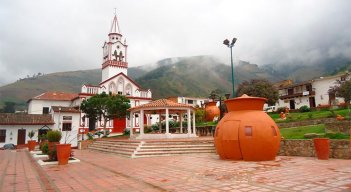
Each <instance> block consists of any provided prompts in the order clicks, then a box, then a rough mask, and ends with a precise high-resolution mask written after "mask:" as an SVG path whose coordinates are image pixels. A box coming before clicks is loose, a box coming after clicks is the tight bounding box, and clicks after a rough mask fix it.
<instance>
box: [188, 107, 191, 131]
mask: <svg viewBox="0 0 351 192" xmlns="http://www.w3.org/2000/svg"><path fill="white" fill-rule="evenodd" d="M190 119H191V114H190V109H188V111H187V120H188V121H187V122H188V134H191V121H190Z"/></svg>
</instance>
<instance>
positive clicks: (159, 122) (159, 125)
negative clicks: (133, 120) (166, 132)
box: [158, 112, 162, 133]
mask: <svg viewBox="0 0 351 192" xmlns="http://www.w3.org/2000/svg"><path fill="white" fill-rule="evenodd" d="M158 128H159V130H160V133H162V124H161V112H160V113H159V114H158Z"/></svg>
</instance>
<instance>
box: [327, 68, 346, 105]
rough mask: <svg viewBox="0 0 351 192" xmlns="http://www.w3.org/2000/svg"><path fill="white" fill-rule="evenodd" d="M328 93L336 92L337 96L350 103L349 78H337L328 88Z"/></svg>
mask: <svg viewBox="0 0 351 192" xmlns="http://www.w3.org/2000/svg"><path fill="white" fill-rule="evenodd" d="M346 78H347V75H345V76H344V77H343V78H342V79H346ZM328 92H329V94H336V96H338V97H342V98H344V101H345V103H346V104H347V105H349V104H350V101H351V79H349V80H347V81H345V80H343V81H342V80H337V81H336V85H334V86H332V87H330V88H329V91H328Z"/></svg>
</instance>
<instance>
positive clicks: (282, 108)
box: [277, 107, 286, 114]
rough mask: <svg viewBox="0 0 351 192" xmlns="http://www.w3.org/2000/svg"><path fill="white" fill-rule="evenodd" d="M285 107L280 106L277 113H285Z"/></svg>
mask: <svg viewBox="0 0 351 192" xmlns="http://www.w3.org/2000/svg"><path fill="white" fill-rule="evenodd" d="M285 108H286V107H278V109H277V113H279V114H280V113H281V112H283V113H285Z"/></svg>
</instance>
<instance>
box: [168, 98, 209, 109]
mask: <svg viewBox="0 0 351 192" xmlns="http://www.w3.org/2000/svg"><path fill="white" fill-rule="evenodd" d="M167 99H168V100H171V101H174V102H176V103H181V104H187V105H191V106H193V107H202V106H203V105H204V104H205V102H207V101H209V99H208V98H197V97H182V96H174V97H168V98H167Z"/></svg>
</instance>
